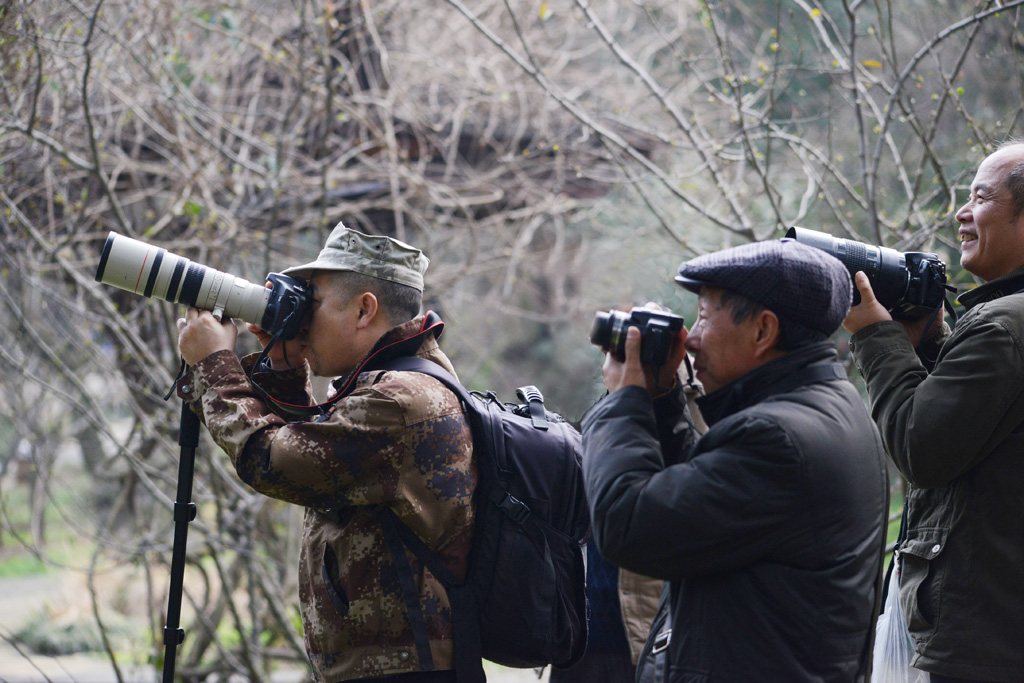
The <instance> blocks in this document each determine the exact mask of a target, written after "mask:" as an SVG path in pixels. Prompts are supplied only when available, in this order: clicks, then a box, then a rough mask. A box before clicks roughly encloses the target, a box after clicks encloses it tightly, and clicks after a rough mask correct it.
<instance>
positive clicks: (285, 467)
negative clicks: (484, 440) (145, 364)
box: [178, 223, 477, 683]
mask: <svg viewBox="0 0 1024 683" xmlns="http://www.w3.org/2000/svg"><path fill="white" fill-rule="evenodd" d="M427 263H428V261H427V258H426V256H424V255H423V253H422V252H421V251H420V250H419V249H416V248H414V247H411V246H409V245H407V244H404V243H402V242H400V241H398V240H395V239H392V238H389V237H384V236H371V235H364V234H362V233H359V232H356V231H354V230H349V229H347V228H345V227H344V226H343V225H342V224H340V223H339V224H338V226H337V227H336V228H335V229H334V230H333V231H332V232H331V235H330V237H329V238H328V240H327V244H326V246H325V247H324V249H323V250H322V251H321V252H320V255H319V257H318V258H317V259H316V260H315V261H313V262H312V263H308V264H305V265H302V266H297V267H295V268H290V269H288V270H286V271H285V273H286V274H290V275H294V276H297V277H302V278H304V279H306V280H307V281H308V283H309V285H310V287H311V289H312V294H313V303H312V306H311V310H310V312H309V313H308V314H307V317H306V319H305V321H304V322H303V325H302V327H301V330H300V332H299V335H298V336H297V337H296V338H295V339H294V340H292V341H289V342H287V344H286V345H279V344H271V345H270V347H269V349H268V350H267V360H268V361H269V362H263V363H261V366H260V367H258V368H253V367H252V366H253V364H254V363H255V361H256V360H257V358H256V356H257V354H253V356H251V357H246V358H244V359H242V360H239V359H238V357H237V356H236V355H235V353H234V346H235V340H236V336H237V331H236V329H235V327H234V325H233V324H231V323H230V322H229V321H226V322H224V323H223V324H222V323H220V322H218V321H217V320H216V319H215V318H214V317H213V316H212V315H211V314H210V313H209V312H206V311H203V312H200V311H198V310H196V309H195V308H190V309H188V312H187V313H186V316H185V318H184V319H182V320H179V321H178V329H179V331H180V334H181V336H180V338H179V341H178V347H179V350H180V351H181V355H182V358H184V359H185V361H186V362H187V363H188V364H189V365H190V366H191V368H190V370H189V372H188V374H187V375H186V376H185V377H184V378H182V379H181V380H180V381H179V382H178V395H179V396H181V398H182V399H183V400H185V401H186V402H188V403H189V405H190V406H191V407H192V409H193V410H194V411H196V412H197V413H198V414H199V415H200V416H201V418H202V419H203V421H204V422H205V423H206V426H207V427H208V428H209V431H210V434H211V435H212V436H213V438H214V440H215V441H216V442H217V443H218V444H219V445H220V446H221V447H222V448H223V449H224V450H225V451H226V452H227V454H228V455H229V456H230V457H231V460H232V462H233V463H234V466H235V469H236V471H237V472H238V475H239V477H240V478H241V479H242V481H244V482H245V483H246V484H248V485H249V486H251V487H252V488H253V489H255V490H256V491H258V492H260V493H262V494H264V495H267V496H270V497H272V498H277V499H279V500H283V501H287V502H289V503H294V504H296V505H302V506H303V507H305V523H304V529H303V535H302V547H301V554H300V557H299V602H300V607H301V612H302V621H303V629H304V632H305V643H306V651H307V654H308V655H309V660H310V663H311V665H312V671H313V678H314V680H316V681H318V682H319V683H335V682H336V681H350V680H374V681H379V680H386V681H394V682H395V683H435V682H446V683H447V682H451V681H454V680H455V677H454V671H453V667H454V660H453V645H452V643H453V641H452V636H453V624H452V614H451V606H450V603H449V600H448V596H447V594H446V592H445V590H444V588H443V587H442V586H441V584H440V583H439V582H438V581H437V580H436V579H435V578H434V577H433V575H431V574H430V573H429V572H427V571H425V569H424V568H423V567H422V566H421V565H420V564H419V563H418V562H417V563H408V561H407V562H406V565H405V567H409V566H410V564H411V568H412V576H411V577H410V578H411V585H412V590H413V591H418V603H419V606H420V610H419V614H418V615H410V614H409V610H407V608H406V606H405V605H406V602H405V596H403V586H402V585H401V584H402V581H401V580H400V573H401V571H400V570H402V569H404V568H396V566H395V562H394V560H393V556H392V554H391V552H390V550H389V548H388V545H387V541H386V539H385V538H384V533H383V531H382V526H381V523H380V522H379V521H378V517H377V514H378V512H377V511H380V510H382V509H386V508H387V509H390V510H391V512H393V513H394V515H395V516H397V518H398V519H399V520H401V521H402V522H404V523H405V524H406V525H407V526H409V527H410V528H412V529H413V530H414V531H415V532H416V533H417V534H418V535H419V536H420V537H421V538H422V539H423V540H424V541H425V542H426V543H427V545H428V546H429V547H430V548H431V549H432V550H434V551H435V553H437V554H438V555H439V556H440V557H442V558H444V559H445V560H446V561H447V563H448V568H449V570H450V571H451V572H452V573H453V574H454V575H455V577H456V578H459V579H461V578H462V577H464V576H465V573H466V569H467V560H468V556H469V550H470V543H471V531H472V526H473V519H474V509H473V507H472V505H471V498H472V495H473V492H474V490H475V488H476V482H477V474H476V462H475V460H474V459H473V447H472V436H471V433H470V430H469V425H468V423H467V421H466V418H465V416H464V414H463V411H462V407H461V405H460V403H459V400H458V398H457V397H456V396H455V395H454V394H453V393H452V392H451V391H449V390H448V389H447V388H445V387H444V386H443V385H442V384H441V383H440V382H439V381H437V380H436V379H434V378H432V377H429V376H427V375H425V374H422V373H417V372H399V371H387V370H383V369H381V368H383V367H384V365H385V364H386V362H387V361H388V360H390V359H393V358H395V357H399V356H418V357H421V358H425V359H428V360H430V361H432V362H434V363H437V364H438V365H440V366H441V367H442V368H444V369H445V370H447V371H448V372H450V373H452V374H454V373H455V371H454V368H453V367H452V365H451V363H450V362H449V360H448V358H447V357H445V355H444V354H443V353H442V352H441V350H440V348H439V347H438V344H437V340H436V337H437V336H438V335H439V334H440V330H441V328H442V327H443V324H442V323H441V322H440V320H439V319H437V318H436V316H434V315H433V314H428V315H426V316H421V315H419V313H420V307H421V303H422V292H423V287H424V284H423V273H424V271H425V270H426V268H427ZM249 330H250V331H251V332H253V333H254V334H256V336H257V337H258V338H259V339H260V342H261V343H262V344H263V345H264V346H267V344H268V342H269V341H270V337H269V335H267V334H266V333H265V332H264V331H263V330H260V329H259V328H256V327H255V326H253V325H250V326H249ZM251 370H255V372H254V373H253V374H252V375H251V377H252V379H251V380H250V376H249V374H250V371H251ZM311 372H312V373H314V374H316V375H319V376H322V377H336V378H338V379H336V380H335V381H334V382H333V389H334V392H335V393H334V396H333V397H332V399H331V400H330V401H329V402H328V403H326V404H323V405H321V406H319V407H317V408H316V409H315V412H316V415H315V417H312V418H307V419H304V420H296V418H295V414H294V413H295V411H296V409H297V408H298V407H302V406H312V405H313V403H314V401H313V398H312V394H311V391H310V383H309V376H310V373H311ZM254 382H255V383H256V384H257V385H258V386H259V387H260V389H257V387H256V386H254ZM401 559H405V558H404V557H402V558H401ZM410 604H412V603H410ZM413 621H416V623H417V628H415V629H414V627H413Z"/></svg>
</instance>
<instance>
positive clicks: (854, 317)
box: [843, 271, 892, 334]
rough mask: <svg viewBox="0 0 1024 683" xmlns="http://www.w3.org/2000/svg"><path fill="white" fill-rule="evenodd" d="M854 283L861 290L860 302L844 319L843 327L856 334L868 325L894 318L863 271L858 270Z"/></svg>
mask: <svg viewBox="0 0 1024 683" xmlns="http://www.w3.org/2000/svg"><path fill="white" fill-rule="evenodd" d="M853 285H854V286H855V287H856V288H857V291H858V292H860V303H859V304H857V305H856V306H854V307H853V308H851V309H850V312H849V313H847V314H846V320H844V321H843V328H844V329H846V331H847V332H849V333H850V334H856V333H857V332H860V331H861V330H862V329H864V328H865V327H867V326H868V325H874V324H875V323H877V322H881V321H883V320H892V316H891V315H889V311H887V310H885V306H883V305H882V304H880V303H878V299H876V298H875V292H874V290H872V289H871V282H869V281H868V276H867V275H865V274H864V273H863V271H858V272H857V274H856V275H855V276H854V278H853Z"/></svg>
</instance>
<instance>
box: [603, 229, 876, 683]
mask: <svg viewBox="0 0 1024 683" xmlns="http://www.w3.org/2000/svg"><path fill="white" fill-rule="evenodd" d="M676 281H677V282H678V283H679V284H681V285H682V286H683V287H685V288H687V289H688V290H690V291H693V292H695V293H697V294H698V295H699V302H698V303H699V314H698V318H697V320H696V322H694V324H693V327H692V328H691V329H690V330H689V332H688V333H687V331H686V330H685V329H684V330H682V331H681V332H680V333H679V335H678V337H677V339H676V344H675V347H674V349H673V350H672V352H671V353H670V357H669V360H668V362H667V363H666V364H665V365H664V366H663V367H661V368H651V367H646V366H643V365H641V363H640V354H639V346H640V343H639V342H640V339H639V332H638V330H636V329H630V330H629V333H628V336H627V340H626V354H625V361H624V362H620V361H619V360H617V359H616V358H615V356H614V355H612V354H608V355H607V356H606V358H605V362H604V366H603V368H602V370H603V374H604V382H605V385H606V386H607V388H608V392H609V393H608V395H607V396H606V397H604V398H603V399H601V401H599V402H598V403H597V405H596V406H595V407H594V408H593V409H592V410H591V411H590V412H589V413H588V414H587V415H586V416H585V418H584V421H583V446H584V461H583V466H584V476H585V482H586V486H587V494H588V497H589V500H590V504H591V515H592V519H593V533H594V538H595V539H596V542H597V544H598V548H599V549H600V551H601V553H602V554H603V555H604V556H605V557H607V558H608V559H609V560H611V561H612V562H613V563H614V564H617V565H619V566H621V567H624V568H625V569H629V570H631V571H634V572H637V573H640V574H644V575H647V576H651V577H655V578H660V579H664V580H665V581H667V582H668V589H667V594H666V597H665V598H663V600H664V605H665V607H664V609H665V610H667V611H668V614H669V617H670V622H671V633H670V635H668V636H666V634H665V633H664V630H663V629H658V630H659V631H661V632H660V633H654V632H652V634H651V638H650V639H649V641H648V647H649V648H651V649H652V650H657V649H658V647H659V646H660V647H662V649H664V648H665V643H666V642H667V654H668V672H669V673H668V675H667V676H666V678H665V679H664V680H667V681H673V682H676V681H678V682H683V681H686V682H690V681H729V682H730V683H738V682H743V681H780V682H787V683H788V682H794V681H850V682H853V681H863V680H865V676H866V672H867V668H868V667H867V663H868V658H869V653H870V645H871V640H872V638H873V634H874V610H875V608H876V600H877V594H878V582H879V578H880V574H881V562H882V556H883V549H884V544H885V537H884V531H885V525H886V519H887V515H888V511H887V497H888V495H887V490H888V487H887V477H886V470H885V466H884V462H883V452H882V445H881V441H880V439H879V436H878V432H877V431H876V429H875V427H874V425H873V423H872V421H871V418H870V416H869V415H868V412H867V409H866V407H865V405H864V402H863V401H862V400H861V398H860V396H859V395H858V394H857V391H856V390H855V389H854V387H853V386H852V385H851V384H850V382H849V381H848V380H847V377H846V372H845V370H844V369H843V367H842V366H841V365H840V364H839V363H838V362H837V360H836V353H835V350H834V348H833V345H832V344H831V343H830V342H829V341H828V338H829V336H830V335H831V334H832V333H833V332H835V330H836V329H837V328H838V327H839V325H840V323H842V321H843V318H844V316H845V315H846V312H847V311H848V310H849V308H850V303H851V298H852V285H851V282H850V276H849V273H848V272H847V270H846V268H845V267H844V266H843V265H842V264H841V263H840V262H839V261H838V260H836V259H835V258H833V257H831V256H829V255H827V254H824V253H823V252H821V251H819V250H816V249H813V248H811V247H808V246H806V245H803V244H799V243H797V242H795V241H792V240H782V241H771V242H760V243H755V244H747V245H743V246H739V247H734V248H732V249H726V250H724V251H720V252H716V253H713V254H707V255H705V256H701V257H698V258H696V259H693V260H692V261H688V262H685V263H683V264H682V265H681V266H680V267H679V274H678V276H677V277H676ZM686 351H689V352H690V353H692V355H693V367H694V369H695V370H696V373H697V378H698V379H699V380H700V381H701V382H702V383H703V386H704V390H705V392H706V393H705V395H704V396H702V397H700V398H698V399H697V405H698V406H699V408H700V412H701V415H702V416H703V419H704V421H705V422H706V424H707V425H708V430H707V431H706V432H705V433H704V434H703V435H698V434H696V433H695V430H694V428H693V422H692V420H691V415H690V414H689V410H688V408H687V404H686V401H685V398H684V394H683V390H682V388H681V387H680V386H679V382H678V379H677V370H678V368H679V365H680V364H681V362H682V360H683V358H684V355H685V354H686ZM655 380H657V381H655ZM666 387H673V388H670V389H663V388H666ZM656 623H657V622H656ZM644 667H645V663H644V662H641V664H640V668H641V670H643V669H644Z"/></svg>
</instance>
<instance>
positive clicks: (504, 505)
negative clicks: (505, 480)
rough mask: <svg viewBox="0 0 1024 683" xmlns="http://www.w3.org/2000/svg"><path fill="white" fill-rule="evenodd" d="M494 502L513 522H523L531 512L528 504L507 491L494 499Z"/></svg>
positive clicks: (520, 523)
mask: <svg viewBox="0 0 1024 683" xmlns="http://www.w3.org/2000/svg"><path fill="white" fill-rule="evenodd" d="M499 495H500V494H499ZM494 504H495V505H497V506H498V509H499V510H501V511H502V512H504V513H505V514H506V515H508V516H509V518H510V519H511V520H512V521H513V522H515V523H516V524H519V525H522V524H525V523H526V520H528V519H529V518H530V515H531V514H532V513H531V512H530V506H529V505H527V504H526V503H524V502H523V501H521V500H519V499H518V498H516V497H515V496H513V495H512V494H511V493H508V492H505V495H504V496H503V497H502V498H501V500H497V501H495V503H494Z"/></svg>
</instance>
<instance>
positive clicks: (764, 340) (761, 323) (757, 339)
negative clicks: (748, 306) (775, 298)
mask: <svg viewBox="0 0 1024 683" xmlns="http://www.w3.org/2000/svg"><path fill="white" fill-rule="evenodd" d="M753 333H754V340H753V341H754V354H755V355H756V356H757V357H758V358H764V357H765V356H767V355H769V352H771V351H775V348H776V346H778V344H779V336H780V332H779V317H778V316H777V315H775V314H774V313H773V312H771V311H769V310H768V309H767V308H766V309H763V310H762V311H761V312H760V313H758V314H757V315H756V316H755V317H754V326H753Z"/></svg>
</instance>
